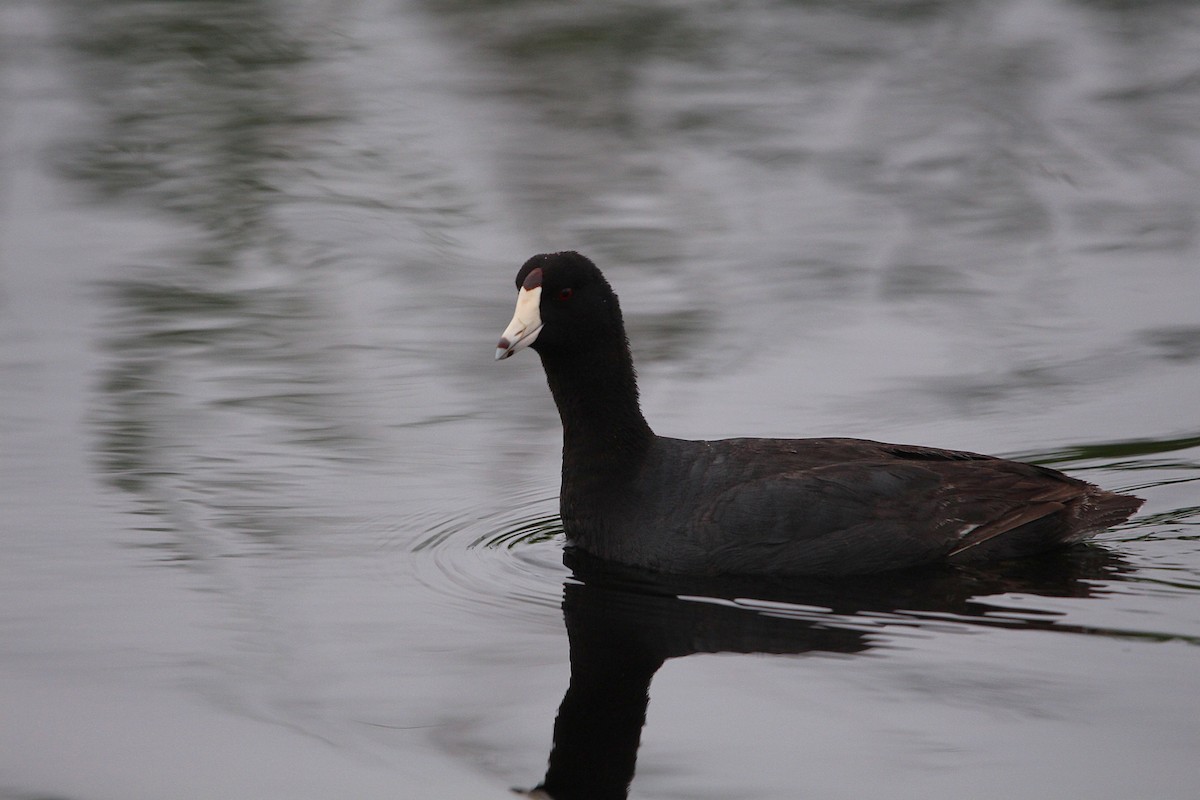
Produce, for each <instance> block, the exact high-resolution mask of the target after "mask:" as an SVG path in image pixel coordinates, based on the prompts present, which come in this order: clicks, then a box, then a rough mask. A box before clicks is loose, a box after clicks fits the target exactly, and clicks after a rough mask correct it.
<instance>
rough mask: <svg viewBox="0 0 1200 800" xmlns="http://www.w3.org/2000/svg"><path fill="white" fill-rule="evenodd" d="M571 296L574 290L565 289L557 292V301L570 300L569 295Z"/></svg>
mask: <svg viewBox="0 0 1200 800" xmlns="http://www.w3.org/2000/svg"><path fill="white" fill-rule="evenodd" d="M573 294H575V290H574V289H572V288H570V287H567V288H566V289H561V290H559V292H558V299H559V300H570V299H571V295H573Z"/></svg>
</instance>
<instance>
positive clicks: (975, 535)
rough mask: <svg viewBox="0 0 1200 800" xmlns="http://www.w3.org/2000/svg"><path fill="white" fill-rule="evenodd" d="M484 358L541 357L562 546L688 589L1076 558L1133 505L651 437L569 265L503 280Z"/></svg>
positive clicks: (614, 343) (1072, 484) (809, 451)
mask: <svg viewBox="0 0 1200 800" xmlns="http://www.w3.org/2000/svg"><path fill="white" fill-rule="evenodd" d="M516 284H517V288H518V290H519V296H518V306H517V313H516V315H515V316H514V318H513V322H512V324H510V326H509V328H508V330H506V331H505V333H504V337H503V338H502V339H501V340H500V345H499V348H498V349H497V358H504V357H507V356H509V355H512V353H514V352H515V351H517V350H520V349H522V348H523V347H525V346H529V347H531V348H532V349H534V350H536V351H537V352H538V354H539V355H540V356H541V359H542V364H543V366H544V368H545V371H546V378H547V381H548V383H549V385H550V391H551V393H552V394H553V396H554V401H555V403H556V404H557V406H558V411H559V416H560V417H561V420H562V425H563V470H562V490H561V495H560V512H561V515H562V520H563V527H564V530H565V532H566V537H567V540H568V543H569V545H571V546H574V547H578V548H580V549H581V550H583V551H586V552H587V553H589V554H591V555H593V556H595V557H598V558H601V559H604V560H608V561H613V562H618V563H621V564H628V565H631V566H636V567H642V568H647V569H652V570H657V571H661V572H673V573H687V574H745V575H755V574H762V575H768V574H771V575H788V574H850V573H869V572H880V571H885V570H892V569H902V568H906V567H913V566H918V565H922V564H931V563H936V562H939V561H950V562H968V561H981V560H987V559H1005V558H1014V557H1020V556H1026V555H1030V554H1033V553H1037V552H1041V551H1045V550H1049V549H1053V548H1056V547H1061V546H1064V545H1067V544H1071V543H1075V542H1078V541H1081V540H1083V539H1086V538H1087V537H1089V536H1092V535H1093V534H1095V533H1098V532H1099V531H1101V530H1104V529H1105V528H1107V527H1110V526H1112V525H1115V524H1118V523H1120V522H1123V521H1124V520H1126V519H1127V518H1128V517H1129V516H1130V515H1131V514H1132V513H1133V512H1134V511H1136V510H1137V509H1138V507H1140V506H1141V504H1142V500H1141V499H1139V498H1136V497H1133V496H1130V495H1122V494H1116V493H1113V492H1109V491H1106V490H1104V489H1101V488H1099V487H1097V486H1094V485H1093V484H1090V483H1087V482H1085V481H1081V480H1078V479H1076V478H1072V477H1070V476H1067V475H1064V474H1063V473H1061V472H1058V471H1056V470H1052V469H1047V468H1045V467H1039V466H1035V465H1032V464H1025V463H1021V462H1016V461H1010V460H1006V459H1001V458H995V457H992V456H985V455H980V454H977V453H968V452H961V451H954V450H941V449H936V448H929V447H913V446H907V445H896V444H887V443H883V442H873V441H866V440H860V439H832V438H830V439H722V440H716V441H691V440H683V439H672V438H667V437H661V436H656V435H655V434H654V433H653V431H652V430H651V429H650V426H649V425H648V424H647V423H646V420H645V418H644V417H643V416H642V412H641V407H640V404H639V402H638V392H637V381H636V375H635V372H634V367H633V359H632V357H631V355H630V351H629V343H628V340H627V339H626V336H625V327H624V323H623V321H622V317H621V310H620V304H619V303H618V301H617V296H616V294H615V293H614V292H613V290H612V288H611V287H610V286H609V284H608V282H607V281H606V280H605V278H604V276H603V275H602V274H601V273H600V270H599V269H597V268H596V266H595V265H594V264H593V263H592V262H591V261H589V260H588V259H587V258H585V257H583V256H582V255H580V254H578V253H574V252H565V253H550V254H543V255H538V256H534V257H533V258H531V259H529V261H527V262H526V263H525V265H524V266H523V267H522V268H521V270H520V272H519V273H518V274H517V280H516Z"/></svg>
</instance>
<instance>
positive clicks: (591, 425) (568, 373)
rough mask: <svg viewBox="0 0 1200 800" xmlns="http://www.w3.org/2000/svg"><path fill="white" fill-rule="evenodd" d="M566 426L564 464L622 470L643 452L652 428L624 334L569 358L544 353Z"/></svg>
mask: <svg viewBox="0 0 1200 800" xmlns="http://www.w3.org/2000/svg"><path fill="white" fill-rule="evenodd" d="M542 364H543V366H544V367H545V369H546V380H547V382H548V383H549V384H550V393H551V394H552V395H554V402H555V404H556V405H557V406H558V415H559V417H560V418H561V419H562V425H563V467H564V469H570V468H571V467H572V466H574V465H575V464H577V463H578V464H584V465H587V466H588V469H589V470H593V471H601V470H605V469H606V468H608V469H621V468H622V467H626V466H628V465H630V464H631V463H632V462H634V461H636V460H637V459H638V458H639V457H640V456H641V454H642V453H644V452H645V450H646V448H647V447H648V446H649V444H650V442H651V440H652V439H653V438H654V432H653V431H651V430H650V426H649V425H648V424H647V423H646V419H645V417H643V416H642V409H641V405H640V404H639V402H638V390H637V376H636V375H635V373H634V370H633V358H632V356H630V354H629V345H628V343H626V342H625V341H624V338H623V337H622V338H621V339H620V340H619V341H617V342H612V343H606V344H605V345H604V346H599V347H596V348H594V349H592V350H590V351H588V352H586V353H573V354H572V355H571V356H570V357H568V358H558V357H556V356H555V355H554V354H545V353H543V354H542Z"/></svg>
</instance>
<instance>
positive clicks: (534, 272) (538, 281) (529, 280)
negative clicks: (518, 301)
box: [521, 267, 542, 290]
mask: <svg viewBox="0 0 1200 800" xmlns="http://www.w3.org/2000/svg"><path fill="white" fill-rule="evenodd" d="M541 285H542V268H541V267H534V268H533V269H531V270H529V274H528V275H526V276H525V282H524V283H522V284H521V288H522V289H530V290H532V289H536V288H538V287H539V286H541Z"/></svg>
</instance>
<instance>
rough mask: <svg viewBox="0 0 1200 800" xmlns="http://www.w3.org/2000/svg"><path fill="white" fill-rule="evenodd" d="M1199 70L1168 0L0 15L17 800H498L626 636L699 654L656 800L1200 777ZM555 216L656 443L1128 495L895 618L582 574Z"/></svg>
mask: <svg viewBox="0 0 1200 800" xmlns="http://www.w3.org/2000/svg"><path fill="white" fill-rule="evenodd" d="M1198 53H1200V6H1197V5H1196V4H1194V3H1192V2H1187V1H1185V0H1180V1H1179V2H1169V1H1168V0H1157V1H1156V2H1142V1H1140V0H1139V1H1138V2H1134V1H1133V0H1009V1H1007V2H992V1H989V2H982V1H979V2H945V3H943V2H929V1H924V2H918V1H917V0H911V1H910V2H903V0H895V1H894V2H882V1H881V2H854V3H850V2H844V3H834V2H822V1H821V0H809V1H808V2H793V3H739V4H724V3H682V2H662V3H633V2H631V3H620V4H592V5H584V4H564V3H553V2H547V1H546V0H527V1H526V2H521V3H485V2H466V0H460V2H448V3H434V2H426V3H420V2H409V1H408V0H394V1H393V2H375V1H374V0H355V1H352V2H332V0H309V1H308V2H291V3H285V2H268V1H267V0H260V1H258V2H247V1H246V0H208V1H207V2H166V0H142V1H141V2H126V1H123V0H121V1H118V0H107V1H106V2H101V1H100V0H91V1H88V0H8V2H5V3H3V4H0V109H2V112H3V113H2V117H0V203H2V206H0V236H2V239H0V248H2V249H0V436H2V437H3V438H2V440H0V542H2V545H3V546H2V553H3V556H2V557H0V797H4V798H19V799H20V800H32V799H33V798H50V797H53V798H58V799H60V800H93V799H97V800H98V799H100V798H121V799H122V800H128V799H129V798H164V797H172V798H216V797H221V798H289V799H294V798H331V797H338V798H343V797H353V798H373V797H389V798H396V797H400V798H407V797H417V796H421V797H453V798H475V797H478V798H487V797H496V798H502V797H508V796H511V795H510V794H509V787H513V786H516V787H531V786H534V785H535V784H537V783H538V782H539V781H540V780H541V778H542V776H543V774H544V772H545V770H546V764H547V756H548V754H549V752H550V748H551V737H552V730H553V726H554V721H555V717H556V713H557V710H558V707H559V704H560V702H561V700H562V699H563V694H564V691H565V690H566V688H567V686H568V682H569V680H570V678H571V668H570V662H569V660H568V652H569V648H568V638H567V630H566V627H567V625H570V626H571V629H572V634H571V636H572V641H573V642H575V643H578V642H580V641H583V640H584V638H585V637H587V636H590V635H591V633H589V631H591V632H593V633H594V632H595V631H594V630H593V629H592V628H589V625H592V624H594V623H595V621H596V620H599V626H600V627H599V630H600V638H598V639H597V640H596V641H600V642H605V641H610V640H606V639H605V638H604V636H610V637H615V638H611V641H613V642H615V644H614V645H613V647H614V650H613V652H624V648H625V645H626V644H629V643H630V642H636V643H638V646H644V647H646V648H647V650H648V652H653V653H655V654H656V657H658V658H660V659H661V658H666V657H668V656H669V660H667V661H666V662H665V664H663V665H662V666H661V668H660V669H658V670H657V673H655V674H654V675H653V683H652V684H651V687H650V698H649V706H648V710H647V712H646V713H647V719H646V725H645V728H644V730H642V731H641V746H640V749H639V750H638V751H637V775H636V778H635V779H634V781H633V786H632V792H631V796H633V797H639V798H732V797H737V798H792V797H807V798H856V799H857V798H864V797H883V798H924V799H927V798H961V797H970V798H974V799H976V800H978V799H979V798H1012V797H1020V798H1048V799H1049V798H1054V799H1058V798H1064V797H1089V798H1113V799H1114V800H1116V799H1117V798H1120V799H1121V800H1124V799H1125V798H1132V797H1154V798H1160V799H1161V800H1168V799H1174V800H1185V799H1188V798H1194V797H1196V796H1198V795H1200V768H1198V767H1197V763H1198V761H1197V758H1198V756H1200V650H1198V649H1197V645H1198V643H1200V541H1198V533H1200V532H1198V529H1197V524H1198V521H1200V515H1198V510H1200V416H1198V414H1197V409H1198V408H1200V56H1198ZM558 249H578V250H581V251H583V252H585V253H587V254H588V255H590V256H591V257H593V258H594V259H595V260H596V261H597V262H598V263H599V264H600V265H601V266H602V267H603V268H604V269H605V270H606V272H607V274H608V276H609V278H610V280H611V281H612V283H613V284H614V286H615V287H616V289H617V291H618V292H619V293H620V295H621V299H622V303H623V305H624V307H625V310H626V317H627V319H628V321H629V324H630V337H631V339H632V341H633V346H634V351H635V353H634V355H635V359H636V360H637V363H638V365H639V373H640V376H641V384H642V396H643V404H644V407H645V411H646V415H647V418H648V419H649V420H650V422H651V424H652V425H653V426H654V427H655V429H656V430H657V431H658V432H659V433H662V434H668V435H674V436H682V437H693V438H716V437H722V436H736V435H763V436H807V435H850V436H864V437H869V438H875V439H883V440H891V441H903V442H912V443H920V444H928V445H938V446H946V447H955V448H962V449H971V450H978V451H984V452H992V453H997V454H1003V455H1010V456H1019V457H1023V458H1028V459H1033V460H1037V461H1039V462H1041V463H1046V464H1051V465H1054V466H1057V467H1059V468H1062V469H1066V470H1067V471H1069V472H1071V473H1072V474H1075V475H1079V476H1081V477H1084V478H1087V479H1088V480H1091V481H1094V482H1096V483H1099V484H1101V485H1102V486H1104V487H1106V488H1110V489H1114V490H1121V491H1131V492H1134V493H1136V494H1138V495H1140V496H1142V497H1145V498H1146V500H1147V502H1146V505H1145V507H1144V508H1143V509H1142V511H1141V512H1140V513H1139V515H1138V516H1137V517H1135V518H1134V519H1133V520H1132V521H1130V522H1129V523H1128V524H1126V525H1124V526H1122V527H1120V528H1118V529H1116V530H1113V531H1110V532H1107V533H1105V534H1104V535H1102V536H1101V537H1100V541H1099V544H1098V545H1097V546H1095V547H1092V548H1090V549H1088V550H1085V551H1083V552H1082V553H1078V554H1071V555H1068V556H1064V557H1063V558H1062V559H1057V560H1050V561H1046V562H1041V563H1038V564H1035V565H1032V566H1027V567H1023V568H1021V569H1020V570H1019V571H1018V573H1015V574H1004V575H984V576H973V577H972V578H970V579H969V580H968V579H966V578H961V579H956V581H955V582H954V583H953V585H952V586H949V587H946V586H942V585H941V584H937V583H935V582H931V583H928V584H925V583H920V582H917V583H913V584H908V585H903V586H899V587H896V586H891V585H890V584H889V585H885V584H875V585H871V586H869V587H867V589H869V590H870V592H869V593H870V594H871V596H870V597H869V598H868V599H867V600H861V598H847V597H846V596H845V595H844V591H845V587H834V589H832V590H831V591H822V592H817V591H815V590H814V589H813V588H812V587H809V586H803V587H797V588H798V590H799V594H798V595H796V596H790V595H789V596H788V597H786V598H784V599H782V600H780V599H778V598H776V599H772V598H770V597H756V596H755V595H756V594H757V592H756V591H755V590H754V589H753V588H751V589H748V590H741V589H735V590H732V591H730V592H728V593H726V594H725V595H722V594H721V593H720V592H717V591H714V592H712V593H711V594H710V593H708V592H707V591H703V592H701V591H692V590H689V589H687V588H686V587H684V588H682V589H679V590H678V592H677V593H679V594H682V595H684V596H685V597H687V598H691V599H685V600H679V601H671V603H668V604H667V605H663V606H662V607H661V608H660V607H658V606H656V605H654V604H655V603H659V602H660V601H659V600H645V599H644V598H643V599H638V597H639V595H638V594H637V592H636V591H633V590H632V589H630V588H629V587H622V586H618V587H617V588H615V589H611V590H610V589H606V588H603V587H596V586H594V585H592V584H591V583H589V582H588V580H587V579H586V578H582V579H572V578H570V576H571V572H570V571H569V570H568V568H567V567H565V566H564V565H563V563H562V542H561V535H560V528H559V526H558V522H557V518H556V508H557V506H556V493H557V469H558V455H559V446H560V439H559V435H560V434H559V429H558V421H557V416H556V414H555V411H554V407H553V404H552V403H551V401H550V399H549V396H548V393H547V391H546V388H545V384H544V380H543V378H542V375H541V370H540V366H539V365H538V363H537V359H536V357H535V356H534V354H532V353H522V354H519V355H518V357H516V358H514V359H511V360H509V361H505V362H503V363H501V364H494V363H492V360H491V359H492V354H493V348H494V347H495V342H496V339H497V338H498V336H499V333H500V331H501V329H502V328H503V327H504V325H505V324H506V323H507V321H508V319H509V316H510V315H511V312H512V302H513V298H514V290H513V285H512V278H513V276H514V275H515V273H516V270H517V268H518V266H519V265H520V264H521V262H522V261H524V259H525V258H527V257H528V256H529V255H531V254H533V253H535V252H542V251H548V250H558ZM581 581H582V582H581ZM885 583H886V582H885ZM564 588H565V590H566V591H567V593H568V601H569V602H568V614H567V619H566V620H564V613H563V597H564ZM860 588H862V587H860ZM572 593H574V594H572ZM614 598H615V599H614ZM660 600H661V602H662V603H667V601H666V600H662V599H661V598H660ZM860 600H861V602H860ZM572 609H574V611H573V612H572ZM572 614H574V616H572ZM588 641H591V640H590V639H589V640H588ZM629 646H630V647H633V645H632V644H629ZM643 677H644V678H645V679H647V680H648V679H649V675H645V676H643ZM634 694H636V692H634ZM643 694H644V692H643ZM586 722H587V719H586V718H585V723H586ZM583 730H584V731H585V734H586V733H587V732H588V728H587V725H586V724H585V725H584V727H583ZM603 733H604V732H603V731H601V730H597V731H595V733H594V735H595V738H596V740H597V741H596V742H595V743H594V746H595V747H597V748H600V747H604V746H606V745H605V743H604V742H602V741H600V740H601V739H603Z"/></svg>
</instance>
